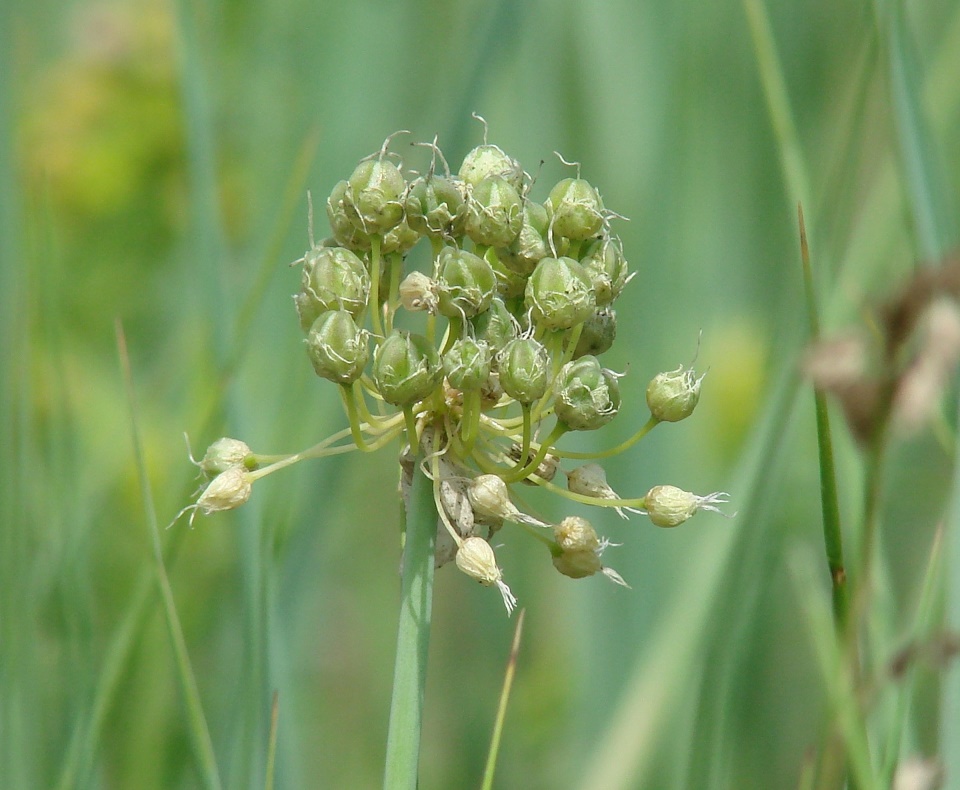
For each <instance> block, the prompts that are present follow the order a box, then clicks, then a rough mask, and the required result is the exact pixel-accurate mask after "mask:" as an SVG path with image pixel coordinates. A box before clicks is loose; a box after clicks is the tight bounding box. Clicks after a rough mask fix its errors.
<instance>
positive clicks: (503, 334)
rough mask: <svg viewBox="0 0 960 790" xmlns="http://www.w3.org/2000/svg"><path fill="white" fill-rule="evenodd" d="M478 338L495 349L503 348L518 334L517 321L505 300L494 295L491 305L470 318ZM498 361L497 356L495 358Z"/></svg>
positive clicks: (475, 335)
mask: <svg viewBox="0 0 960 790" xmlns="http://www.w3.org/2000/svg"><path fill="white" fill-rule="evenodd" d="M470 323H471V325H472V326H473V334H474V337H476V338H477V340H484V341H486V343H487V344H488V345H489V346H490V348H493V349H502V348H503V347H504V346H505V345H506V344H507V342H508V341H510V340H512V339H513V338H515V337H516V336H517V322H516V320H515V319H514V317H513V316H512V315H510V311H509V310H507V306H506V305H505V304H504V303H503V300H502V299H500V298H499V297H496V296H495V297H493V299H492V300H491V301H490V306H489V307H488V308H487V309H486V310H485V311H484V312H482V313H480V315H477V316H474V317H473V318H472V319H471V320H470ZM494 362H496V358H494Z"/></svg>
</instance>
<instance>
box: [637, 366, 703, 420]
mask: <svg viewBox="0 0 960 790" xmlns="http://www.w3.org/2000/svg"><path fill="white" fill-rule="evenodd" d="M705 375H706V373H704V376H705ZM702 382H703V376H700V378H697V374H696V373H695V372H694V371H693V368H684V367H683V366H681V367H679V368H677V369H676V370H670V371H667V372H666V373H658V374H657V375H656V376H654V377H653V379H652V380H651V382H650V384H648V385H647V406H648V407H649V409H650V413H651V414H652V415H653V416H654V417H656V418H657V419H658V420H661V421H662V422H680V420H685V419H686V418H687V417H689V416H690V415H691V414H693V410H694V409H695V408H696V407H697V403H698V402H699V401H700V384H701V383H702Z"/></svg>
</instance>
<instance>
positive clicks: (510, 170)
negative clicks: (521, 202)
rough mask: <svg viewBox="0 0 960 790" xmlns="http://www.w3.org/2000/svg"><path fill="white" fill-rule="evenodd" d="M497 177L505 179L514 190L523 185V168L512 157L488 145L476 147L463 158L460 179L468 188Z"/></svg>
mask: <svg viewBox="0 0 960 790" xmlns="http://www.w3.org/2000/svg"><path fill="white" fill-rule="evenodd" d="M490 176H499V177H500V178H504V179H506V180H507V181H508V182H509V183H510V184H511V185H512V186H513V187H514V189H520V187H521V186H522V185H523V168H522V167H520V163H519V162H518V161H517V160H516V159H514V158H513V157H512V156H509V155H508V154H506V153H504V151H503V150H502V149H501V148H500V147H498V146H496V145H492V144H489V143H484V144H483V145H478V146H477V147H476V148H474V149H473V150H472V151H470V153H468V154H467V155H466V156H465V157H464V158H463V164H461V165H460V178H461V179H462V180H463V181H464V182H465V183H467V184H469V185H470V186H476V185H477V184H479V183H480V182H481V181H483V180H484V179H485V178H489V177H490Z"/></svg>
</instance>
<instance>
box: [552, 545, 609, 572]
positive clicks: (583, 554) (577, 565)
mask: <svg viewBox="0 0 960 790" xmlns="http://www.w3.org/2000/svg"><path fill="white" fill-rule="evenodd" d="M553 567H554V568H556V569H557V570H558V571H560V573H562V574H563V575H564V576H569V577H570V578H571V579H584V578H586V577H587V576H593V574H595V573H599V572H600V571H602V570H603V564H602V563H601V562H600V555H599V554H597V552H595V551H593V550H592V549H582V550H580V551H565V552H563V553H562V554H558V555H557V556H555V557H554V558H553Z"/></svg>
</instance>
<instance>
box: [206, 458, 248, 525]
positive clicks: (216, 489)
mask: <svg viewBox="0 0 960 790" xmlns="http://www.w3.org/2000/svg"><path fill="white" fill-rule="evenodd" d="M252 489H253V480H252V478H251V477H250V474H249V473H248V472H247V470H246V469H244V467H242V466H231V467H230V468H229V469H226V470H225V471H223V472H221V473H220V474H218V475H217V476H216V477H215V478H213V480H211V481H210V485H208V486H207V487H206V488H205V489H204V490H203V493H202V494H200V498H199V499H198V500H197V504H196V510H199V511H200V512H201V513H203V514H204V515H205V516H209V515H210V514H211V513H219V512H220V511H221V510H233V509H234V508H238V507H240V505H242V504H244V503H245V502H246V501H247V500H248V499H250V492H251V490H252Z"/></svg>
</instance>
